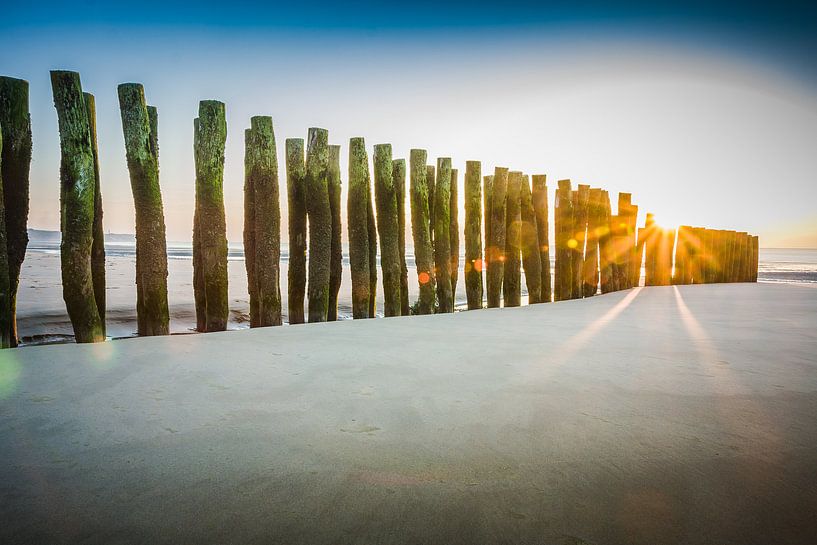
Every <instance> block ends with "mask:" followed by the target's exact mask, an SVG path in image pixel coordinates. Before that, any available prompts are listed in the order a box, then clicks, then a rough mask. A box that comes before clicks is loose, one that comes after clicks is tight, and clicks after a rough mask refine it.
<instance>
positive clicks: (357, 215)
mask: <svg viewBox="0 0 817 545" xmlns="http://www.w3.org/2000/svg"><path fill="white" fill-rule="evenodd" d="M371 200H372V199H371V184H370V177H369V155H368V153H367V152H366V143H365V141H364V140H363V138H360V137H355V138H351V139H349V193H348V194H347V196H346V215H347V221H348V231H349V268H350V269H351V271H352V318H354V319H355V320H358V319H362V318H369V317H370V316H369V207H370V206H371Z"/></svg>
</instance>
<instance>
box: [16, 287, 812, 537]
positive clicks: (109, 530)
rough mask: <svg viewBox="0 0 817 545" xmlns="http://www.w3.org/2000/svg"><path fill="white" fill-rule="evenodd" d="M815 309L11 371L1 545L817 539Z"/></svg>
mask: <svg viewBox="0 0 817 545" xmlns="http://www.w3.org/2000/svg"><path fill="white" fill-rule="evenodd" d="M815 311H817V290H814V289H809V288H804V287H799V286H795V285H775V284H744V285H737V284H728V285H703V286H682V287H677V288H676V287H656V288H641V289H638V288H637V289H635V290H630V291H626V292H620V293H614V294H610V295H604V296H599V297H594V298H591V299H584V300H578V301H567V302H563V303H555V304H550V305H534V306H526V307H521V308H516V309H495V310H482V311H474V312H462V313H457V314H452V315H438V316H418V317H405V318H393V319H381V320H363V321H342V322H335V323H324V324H307V325H303V326H292V327H279V328H266V329H256V330H245V331H232V332H225V333H212V334H205V335H187V336H174V337H164V338H160V337H155V338H143V339H133V340H123V341H117V342H109V343H104V344H98V345H62V346H38V347H29V348H26V349H23V350H15V351H3V352H2V354H0V357H1V358H2V359H1V360H0V361H2V372H0V379H1V380H0V416H2V418H0V451H2V452H3V453H4V463H3V464H2V465H0V498H2V501H0V519H1V520H3V521H4V522H3V524H2V525H0V542H4V543H51V544H54V543H68V542H82V543H137V542H152V543H289V544H292V543H309V544H321V543H448V544H450V543H524V544H543V543H556V544H582V543H592V544H602V543H603V544H618V543H622V544H623V543H644V544H656V543H662V544H667V543H687V544H697V543H700V544H712V543H740V544H753V543H757V544H769V543H791V544H794V543H812V542H813V539H814V536H815V535H817V522H815V518H814V517H813V514H814V512H815V511H817V491H815V489H814V487H812V486H810V483H813V482H814V481H815V479H817V312H815Z"/></svg>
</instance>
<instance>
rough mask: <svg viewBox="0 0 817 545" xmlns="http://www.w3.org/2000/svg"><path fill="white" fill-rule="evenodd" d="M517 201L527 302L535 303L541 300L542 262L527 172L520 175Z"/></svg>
mask: <svg viewBox="0 0 817 545" xmlns="http://www.w3.org/2000/svg"><path fill="white" fill-rule="evenodd" d="M519 203H520V207H521V212H520V217H521V220H522V221H521V222H520V224H519V231H520V242H521V248H522V266H523V267H524V269H525V285H526V286H527V288H528V303H529V304H536V303H541V302H542V263H541V261H540V259H541V256H540V253H539V248H540V244H539V232H538V231H537V229H536V211H535V210H534V208H533V195H532V194H531V188H530V179H529V178H528V176H527V174H526V175H524V176H522V183H521V185H520V192H519Z"/></svg>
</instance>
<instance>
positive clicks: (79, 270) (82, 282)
mask: <svg viewBox="0 0 817 545" xmlns="http://www.w3.org/2000/svg"><path fill="white" fill-rule="evenodd" d="M51 87H52V90H53V94H54V106H55V108H56V110H57V118H58V121H59V129H60V149H61V155H62V158H61V163H60V225H61V226H62V229H61V230H62V241H61V243H60V256H61V261H62V285H63V299H64V300H65V306H66V308H67V310H68V316H69V317H70V318H71V325H72V326H73V328H74V336H75V338H76V341H77V342H80V343H86V342H100V341H104V340H105V333H104V326H103V324H102V320H101V318H100V316H99V309H98V307H97V304H96V299H95V296H94V283H93V270H92V265H91V249H92V246H93V239H94V207H95V197H96V195H95V193H96V192H95V188H96V179H95V178H96V176H95V169H96V165H95V161H94V152H93V148H92V144H91V130H90V124H89V121H88V110H87V107H86V103H85V97H84V96H83V94H82V86H81V84H80V79H79V74H78V73H76V72H68V71H62V70H53V71H52V72H51Z"/></svg>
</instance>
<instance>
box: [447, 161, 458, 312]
mask: <svg viewBox="0 0 817 545" xmlns="http://www.w3.org/2000/svg"><path fill="white" fill-rule="evenodd" d="M458 174H459V171H458V170H457V169H456V168H452V169H451V193H450V200H449V206H448V213H449V215H450V218H449V219H450V227H449V229H448V244H449V250H450V251H451V305H452V308H453V305H456V302H457V280H458V279H459V270H460V220H459V214H460V207H459V191H458V188H457V186H458V185H459V178H458Z"/></svg>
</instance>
